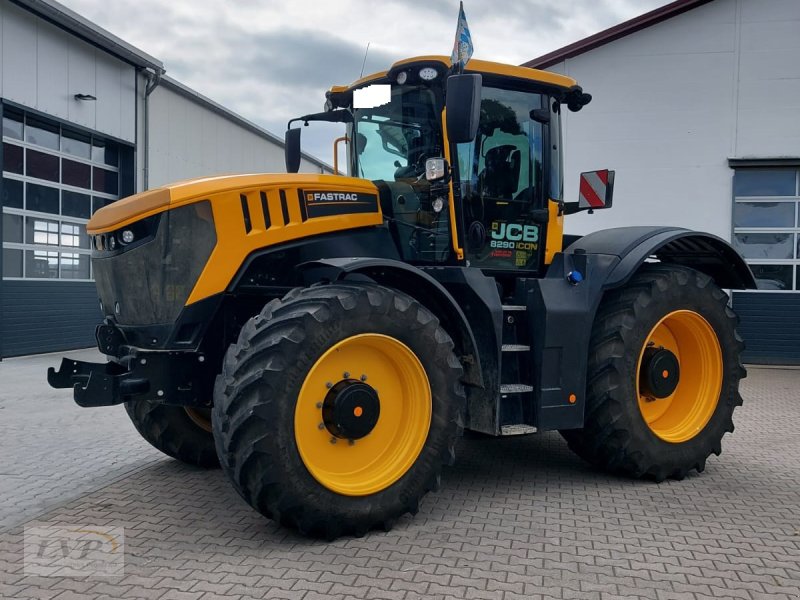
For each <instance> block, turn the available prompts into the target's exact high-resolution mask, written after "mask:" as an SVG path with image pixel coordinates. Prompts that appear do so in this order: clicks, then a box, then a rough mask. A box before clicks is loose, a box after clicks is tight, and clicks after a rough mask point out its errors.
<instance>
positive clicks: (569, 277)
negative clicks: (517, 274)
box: [528, 227, 756, 430]
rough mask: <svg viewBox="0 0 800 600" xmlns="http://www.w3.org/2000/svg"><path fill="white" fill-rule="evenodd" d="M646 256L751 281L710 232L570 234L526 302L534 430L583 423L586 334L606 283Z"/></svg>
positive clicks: (626, 274)
mask: <svg viewBox="0 0 800 600" xmlns="http://www.w3.org/2000/svg"><path fill="white" fill-rule="evenodd" d="M648 259H656V260H659V261H661V262H662V263H667V264H676V265H681V266H686V267H691V268H693V269H696V270H698V271H701V272H703V273H705V274H707V275H709V276H710V277H711V278H713V279H714V281H715V282H716V283H717V285H718V286H720V287H721V288H726V289H753V288H755V287H756V283H755V279H754V278H753V274H752V272H751V271H750V268H749V267H748V266H747V264H746V263H745V261H744V260H743V259H742V257H741V256H739V254H738V253H737V252H736V251H735V250H734V249H733V248H732V247H731V246H730V245H729V244H728V243H727V242H726V241H725V240H723V239H721V238H718V237H716V236H714V235H711V234H708V233H699V232H694V231H689V230H687V229H682V228H678V227H619V228H614V229H607V230H604V231H598V232H595V233H591V234H589V235H586V236H584V237H582V238H580V239H576V240H574V241H572V243H571V244H570V245H569V247H568V248H566V250H564V252H562V253H560V254H557V255H556V257H555V259H554V260H553V263H552V264H551V265H550V268H549V270H548V272H547V275H546V277H545V278H543V279H541V280H538V281H536V282H534V286H533V289H532V290H531V293H530V298H529V302H528V308H529V312H530V315H531V317H530V327H531V330H530V336H531V339H532V340H533V341H534V343H533V353H534V365H535V370H536V372H537V373H540V374H541V377H540V379H539V387H538V389H537V390H536V397H537V406H536V413H537V416H538V418H537V425H538V427H539V429H540V430H547V429H573V428H580V427H583V422H584V400H585V398H584V396H585V390H586V365H587V359H588V354H589V338H590V336H591V331H592V325H593V323H594V319H595V315H596V313H597V309H598V307H599V305H600V302H601V300H602V298H603V294H604V293H605V292H606V291H607V290H612V289H614V288H618V287H620V286H623V285H625V284H626V283H627V282H628V281H629V280H630V279H631V277H633V276H634V275H635V274H636V273H637V272H638V271H639V269H641V267H642V265H643V264H644V263H645V261H647V260H648ZM576 274H577V276H576ZM576 279H577V280H578V281H576ZM573 394H574V396H573ZM570 399H572V401H570Z"/></svg>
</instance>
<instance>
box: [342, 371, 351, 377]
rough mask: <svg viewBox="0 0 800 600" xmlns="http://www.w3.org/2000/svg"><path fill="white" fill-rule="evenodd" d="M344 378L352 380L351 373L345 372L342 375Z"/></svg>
mask: <svg viewBox="0 0 800 600" xmlns="http://www.w3.org/2000/svg"><path fill="white" fill-rule="evenodd" d="M342 377H344V378H345V379H350V373H349V372H347V371H345V372H344V373H342Z"/></svg>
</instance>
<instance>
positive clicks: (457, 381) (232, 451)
mask: <svg viewBox="0 0 800 600" xmlns="http://www.w3.org/2000/svg"><path fill="white" fill-rule="evenodd" d="M461 376H462V367H461V364H460V363H459V361H458V359H457V357H456V356H455V354H454V353H453V342H452V340H451V339H450V336H449V335H448V334H447V333H446V332H445V330H444V329H442V327H441V326H440V325H439V322H438V320H437V319H436V318H435V317H434V316H433V314H431V313H430V312H429V311H428V310H427V309H425V308H424V307H423V306H422V305H420V304H419V303H418V302H417V301H415V300H414V299H412V298H410V297H409V296H406V295H405V294H402V293H399V292H396V291H393V290H390V289H387V288H384V287H380V286H377V285H373V284H366V283H365V284H348V283H336V284H330V285H319V286H314V287H311V288H303V289H297V290H294V291H293V292H291V293H290V294H289V295H287V296H286V297H285V298H284V299H283V300H273V301H272V302H270V303H269V304H267V305H266V306H265V307H264V309H263V310H262V311H261V313H260V314H259V315H257V316H255V317H253V318H252V319H250V320H249V321H248V322H247V323H246V324H245V326H244V328H243V329H242V331H241V333H240V335H239V340H238V342H237V343H235V344H232V345H231V347H230V348H229V349H228V352H227V354H226V356H225V360H224V363H223V368H222V373H221V374H220V375H219V376H218V378H217V382H216V387H215V390H214V402H215V406H214V410H213V422H214V436H215V439H216V443H217V453H218V454H219V457H220V462H221V463H222V467H223V470H224V471H225V473H227V475H228V477H230V479H231V481H232V482H233V485H234V486H235V488H236V489H237V490H238V492H239V493H240V494H241V496H242V497H243V498H244V499H245V500H246V501H247V502H248V503H249V504H250V505H251V506H253V508H255V509H256V510H257V511H259V512H260V513H262V514H263V515H265V516H267V517H269V518H271V519H274V520H276V521H279V522H280V523H282V524H284V525H287V526H290V527H294V528H296V529H298V530H299V531H300V532H301V533H302V534H304V535H309V536H312V537H322V538H325V539H334V538H336V537H338V536H341V535H363V534H364V533H366V532H367V531H369V530H370V529H373V528H383V529H387V530H388V529H389V528H390V527H391V524H392V522H393V521H394V520H395V519H397V517H399V516H401V515H403V514H405V513H409V512H410V513H412V514H413V513H416V512H417V506H418V503H419V501H420V498H422V497H423V496H424V495H425V494H426V493H427V492H428V491H431V490H434V489H436V488H437V487H438V484H439V477H440V473H441V469H442V466H443V465H449V464H452V462H453V460H454V457H455V454H454V452H455V450H454V446H455V443H456V440H457V439H458V438H459V436H460V435H461V432H462V427H463V410H464V404H465V401H464V391H463V388H462V384H461Z"/></svg>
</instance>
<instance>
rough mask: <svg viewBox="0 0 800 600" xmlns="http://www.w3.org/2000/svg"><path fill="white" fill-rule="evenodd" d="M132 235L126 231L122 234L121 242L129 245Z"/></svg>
mask: <svg viewBox="0 0 800 600" xmlns="http://www.w3.org/2000/svg"><path fill="white" fill-rule="evenodd" d="M133 238H134V235H133V232H132V231H131V230H130V229H126V230H125V231H123V232H122V241H123V242H125V243H126V244H130V243H131V242H132V241H133Z"/></svg>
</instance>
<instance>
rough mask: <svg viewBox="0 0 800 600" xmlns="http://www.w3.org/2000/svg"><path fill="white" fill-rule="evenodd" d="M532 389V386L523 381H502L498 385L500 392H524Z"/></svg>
mask: <svg viewBox="0 0 800 600" xmlns="http://www.w3.org/2000/svg"><path fill="white" fill-rule="evenodd" d="M532 391H533V386H532V385H527V384H524V383H503V384H501V385H500V393H501V394H525V393H527V392H532Z"/></svg>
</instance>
